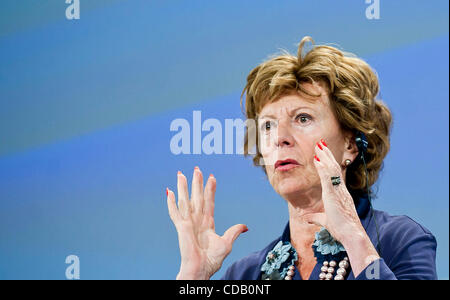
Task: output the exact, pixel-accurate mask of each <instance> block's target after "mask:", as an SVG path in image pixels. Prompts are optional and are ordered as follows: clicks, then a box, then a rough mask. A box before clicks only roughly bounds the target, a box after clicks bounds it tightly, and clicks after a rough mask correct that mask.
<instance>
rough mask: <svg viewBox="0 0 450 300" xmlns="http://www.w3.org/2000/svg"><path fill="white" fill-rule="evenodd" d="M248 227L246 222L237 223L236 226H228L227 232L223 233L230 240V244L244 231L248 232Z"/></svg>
mask: <svg viewBox="0 0 450 300" xmlns="http://www.w3.org/2000/svg"><path fill="white" fill-rule="evenodd" d="M247 231H248V228H247V226H246V225H244V224H236V225H234V226H231V227H230V228H228V230H227V231H225V233H224V234H223V236H222V237H223V238H224V239H225V240H226V241H227V242H229V243H230V244H233V243H234V241H235V240H236V239H237V237H238V236H239V235H240V234H241V233H243V232H247Z"/></svg>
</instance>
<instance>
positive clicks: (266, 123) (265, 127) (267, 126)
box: [261, 121, 274, 131]
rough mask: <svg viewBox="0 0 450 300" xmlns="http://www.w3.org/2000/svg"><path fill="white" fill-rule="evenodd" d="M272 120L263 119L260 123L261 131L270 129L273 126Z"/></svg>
mask: <svg viewBox="0 0 450 300" xmlns="http://www.w3.org/2000/svg"><path fill="white" fill-rule="evenodd" d="M273 125H274V124H273V122H272V121H264V122H263V123H262V124H261V129H262V130H263V131H270V130H271V129H272V127H273Z"/></svg>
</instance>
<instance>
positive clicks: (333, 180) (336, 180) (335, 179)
mask: <svg viewBox="0 0 450 300" xmlns="http://www.w3.org/2000/svg"><path fill="white" fill-rule="evenodd" d="M331 183H332V184H333V185H338V184H340V183H341V177H339V176H332V177H331Z"/></svg>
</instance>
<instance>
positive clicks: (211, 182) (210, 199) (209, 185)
mask: <svg viewBox="0 0 450 300" xmlns="http://www.w3.org/2000/svg"><path fill="white" fill-rule="evenodd" d="M216 184H217V183H216V178H214V176H213V174H211V175H209V178H208V181H207V182H206V186H205V195H204V197H205V199H204V213H205V217H206V218H207V219H208V224H207V226H208V228H212V229H214V201H215V200H214V199H215V195H216Z"/></svg>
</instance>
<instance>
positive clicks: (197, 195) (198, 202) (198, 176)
mask: <svg viewBox="0 0 450 300" xmlns="http://www.w3.org/2000/svg"><path fill="white" fill-rule="evenodd" d="M203 198H204V197H203V174H202V172H201V171H200V169H199V167H195V168H194V175H193V176H192V194H191V204H192V210H193V211H194V212H195V213H197V214H199V213H202V212H203V202H204V200H203Z"/></svg>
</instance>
